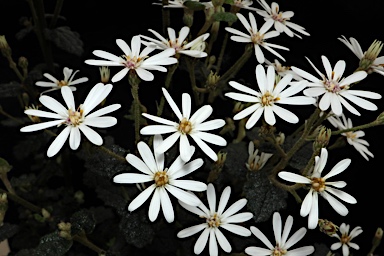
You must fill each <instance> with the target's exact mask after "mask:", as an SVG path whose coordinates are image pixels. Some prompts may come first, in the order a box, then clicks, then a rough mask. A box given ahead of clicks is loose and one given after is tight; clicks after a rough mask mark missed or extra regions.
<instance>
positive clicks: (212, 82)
mask: <svg viewBox="0 0 384 256" xmlns="http://www.w3.org/2000/svg"><path fill="white" fill-rule="evenodd" d="M219 80H220V76H219V75H218V74H217V73H216V72H213V71H212V70H211V72H210V73H209V75H208V77H207V81H206V82H205V87H206V88H207V89H208V90H210V91H214V90H215V89H216V87H217V83H218V82H219Z"/></svg>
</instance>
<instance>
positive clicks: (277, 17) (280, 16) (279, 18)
mask: <svg viewBox="0 0 384 256" xmlns="http://www.w3.org/2000/svg"><path fill="white" fill-rule="evenodd" d="M278 11H279V9H278V8H276V13H274V14H272V16H271V17H272V19H273V20H275V21H278V22H281V23H283V24H284V23H285V20H286V19H284V18H283V13H282V12H279V13H277V12H278Z"/></svg>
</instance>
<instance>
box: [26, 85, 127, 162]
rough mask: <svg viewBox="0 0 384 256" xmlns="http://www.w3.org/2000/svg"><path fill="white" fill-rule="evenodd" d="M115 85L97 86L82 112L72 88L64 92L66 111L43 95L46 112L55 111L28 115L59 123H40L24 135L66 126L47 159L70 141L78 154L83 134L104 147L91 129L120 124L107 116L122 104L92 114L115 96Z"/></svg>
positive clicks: (49, 150) (53, 143) (81, 105)
mask: <svg viewBox="0 0 384 256" xmlns="http://www.w3.org/2000/svg"><path fill="white" fill-rule="evenodd" d="M111 90H112V85H111V84H107V85H104V84H102V83H98V84H96V85H95V86H94V87H93V88H92V89H91V91H90V92H89V93H88V95H87V97H86V99H85V101H84V103H83V104H80V106H79V107H78V108H76V107H75V100H74V97H73V93H72V91H71V89H70V88H69V87H68V86H64V87H62V88H61V94H62V96H63V99H64V101H65V104H66V105H67V106H66V107H64V106H63V105H62V104H61V103H60V102H58V101H57V100H55V99H54V98H52V97H49V96H46V95H43V96H40V98H39V101H40V102H41V104H43V105H44V106H45V107H46V108H48V109H50V110H52V111H54V112H55V113H52V112H47V111H42V110H38V109H27V110H25V111H24V113H25V114H27V115H32V116H38V117H47V118H53V119H55V120H53V121H48V122H45V123H37V124H32V125H28V126H25V127H23V128H21V129H20V131H21V132H33V131H37V130H43V129H46V128H49V127H53V126H61V125H64V126H66V127H65V128H64V130H62V131H61V132H60V134H59V135H58V136H57V137H56V138H55V140H54V141H53V142H52V144H51V146H49V148H48V151H47V156H48V157H52V156H54V155H56V154H57V153H58V152H59V150H60V149H61V148H62V147H63V145H64V143H65V141H66V140H67V138H68V137H69V146H70V147H71V149H73V150H76V149H77V148H78V147H79V145H80V141H81V134H80V131H81V132H82V133H83V134H84V135H85V137H87V139H88V140H89V141H90V142H92V143H93V144H95V145H98V146H100V145H102V144H103V139H102V138H101V136H100V135H99V134H98V133H97V132H95V131H94V130H93V129H91V128H90V127H97V128H106V127H111V126H113V125H115V124H116V123H117V120H116V118H115V117H112V116H103V115H105V114H108V113H111V112H112V111H115V110H117V109H119V108H120V107H121V105H120V104H112V105H110V106H107V107H103V108H101V109H99V110H97V111H95V112H93V113H90V112H91V111H92V110H93V109H94V108H95V107H96V106H97V105H99V104H100V103H101V102H102V101H103V100H104V99H105V98H106V97H107V96H108V94H109V93H110V92H111Z"/></svg>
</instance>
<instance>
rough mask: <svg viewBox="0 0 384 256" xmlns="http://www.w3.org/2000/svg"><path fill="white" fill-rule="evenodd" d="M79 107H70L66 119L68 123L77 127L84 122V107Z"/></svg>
mask: <svg viewBox="0 0 384 256" xmlns="http://www.w3.org/2000/svg"><path fill="white" fill-rule="evenodd" d="M79 109H80V110H79ZM79 109H78V110H76V111H73V110H72V109H68V117H67V119H66V120H65V124H66V125H72V126H74V127H76V126H78V125H79V124H81V123H82V122H83V109H82V107H81V106H80V107H79Z"/></svg>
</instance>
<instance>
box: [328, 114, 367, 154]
mask: <svg viewBox="0 0 384 256" xmlns="http://www.w3.org/2000/svg"><path fill="white" fill-rule="evenodd" d="M327 120H328V121H329V122H330V123H331V124H333V125H334V126H335V127H336V128H338V129H340V130H345V129H350V128H353V124H352V120H351V118H348V119H347V118H346V117H345V115H344V114H342V115H341V116H340V117H338V116H330V117H328V118H327ZM341 135H343V136H345V138H346V139H347V142H348V143H349V145H352V146H353V147H354V148H355V149H356V150H357V151H358V152H359V153H360V154H361V155H362V156H363V157H364V158H365V160H367V161H369V158H368V156H367V155H369V156H370V157H372V158H373V157H374V156H373V154H372V152H371V151H369V150H368V148H367V147H368V146H369V143H368V142H367V141H366V140H363V139H361V137H364V135H365V132H364V131H362V130H359V131H354V132H352V131H350V132H344V133H342V134H341Z"/></svg>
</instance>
